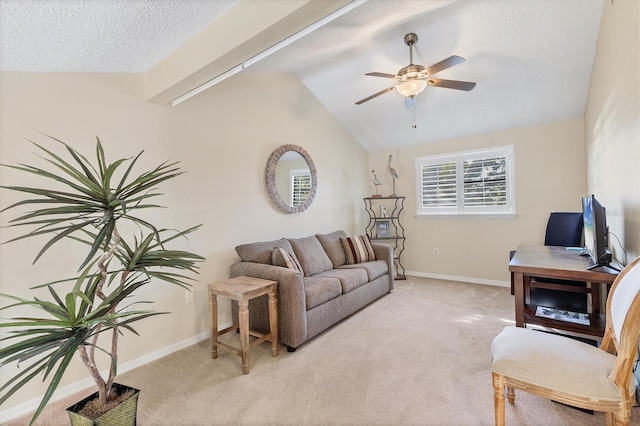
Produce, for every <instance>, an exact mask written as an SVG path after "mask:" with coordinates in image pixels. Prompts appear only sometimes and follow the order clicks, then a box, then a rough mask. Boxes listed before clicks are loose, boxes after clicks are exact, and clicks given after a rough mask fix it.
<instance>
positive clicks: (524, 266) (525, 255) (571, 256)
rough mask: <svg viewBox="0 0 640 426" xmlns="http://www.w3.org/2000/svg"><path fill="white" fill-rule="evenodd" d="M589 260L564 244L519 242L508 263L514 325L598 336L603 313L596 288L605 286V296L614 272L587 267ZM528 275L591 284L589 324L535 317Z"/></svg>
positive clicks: (607, 269) (604, 319) (601, 333)
mask: <svg viewBox="0 0 640 426" xmlns="http://www.w3.org/2000/svg"><path fill="white" fill-rule="evenodd" d="M588 266H589V259H588V258H587V257H585V256H580V254H579V252H577V251H574V250H567V249H566V248H565V247H553V246H535V245H523V246H520V247H518V250H517V251H516V254H515V256H513V258H512V259H511V261H510V262H509V271H511V272H512V273H513V279H514V294H515V311H516V326H517V327H525V324H537V325H541V326H543V327H548V328H553V329H557V330H563V331H568V332H570V333H576V334H583V335H588V336H596V337H602V336H603V335H604V326H605V321H606V316H605V315H604V313H601V312H600V289H601V285H600V284H604V286H605V293H604V294H605V298H606V295H607V294H608V293H609V289H610V288H611V284H612V283H613V281H614V280H615V278H616V276H617V275H618V271H616V270H615V269H611V268H607V267H600V268H597V269H592V270H588V269H587V267H588ZM532 277H541V278H555V279H560V280H570V281H586V282H589V283H591V298H592V306H593V312H591V313H589V318H590V320H591V325H581V324H574V323H570V322H565V321H557V320H552V319H548V318H541V317H537V316H536V308H537V306H536V305H532V304H530V303H529V302H530V297H529V296H530V286H529V284H530V282H531V278H532Z"/></svg>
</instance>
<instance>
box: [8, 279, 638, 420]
mask: <svg viewBox="0 0 640 426" xmlns="http://www.w3.org/2000/svg"><path fill="white" fill-rule="evenodd" d="M513 316H514V310H513V296H511V295H510V294H509V289H508V288H499V287H491V286H483V285H474V284H465V283H456V282H450V281H436V280H431V279H424V278H415V277H409V280H408V281H398V282H397V283H396V288H395V290H394V291H393V292H392V293H391V294H389V295H387V296H385V297H383V298H382V299H380V300H378V301H376V302H374V303H373V304H371V305H369V306H368V307H366V308H365V309H363V310H362V311H360V312H358V313H356V314H355V315H353V316H351V317H349V318H347V319H346V320H344V321H342V322H341V323H339V324H338V325H336V326H334V327H333V328H331V329H329V330H328V331H326V332H324V333H322V334H321V335H319V336H317V337H316V338H314V339H312V340H311V341H310V342H308V343H306V344H305V345H303V346H301V347H299V348H298V350H297V351H296V352H295V353H288V352H287V351H286V348H285V347H283V346H281V348H280V355H279V356H278V357H276V358H273V357H271V352H270V346H269V344H262V345H259V346H257V347H255V348H254V349H253V350H252V351H251V364H250V366H251V372H250V374H248V375H242V370H241V366H240V358H239V357H238V356H237V355H234V354H232V353H231V352H229V351H226V350H224V349H222V348H221V349H220V350H219V353H220V356H219V358H218V359H216V360H212V359H210V352H209V341H208V340H205V341H203V342H201V343H199V344H197V345H194V346H192V347H189V348H187V349H185V350H182V351H180V352H177V353H175V354H172V355H170V356H167V357H165V358H163V359H161V360H158V361H156V362H153V363H151V364H148V365H146V366H144V367H141V368H138V369H136V370H134V371H131V372H129V373H126V374H123V375H122V376H120V377H119V380H118V382H120V383H124V384H127V385H130V386H133V387H136V388H138V389H141V390H142V393H141V396H140V404H139V409H138V424H139V425H214V424H244V425H262V424H266V425H284V424H288V425H304V424H310V425H311V424H313V425H315V424H323V425H333V424H350V425H372V424H380V425H474V426H475V425H492V424H493V423H494V419H493V388H492V386H491V354H490V345H491V341H492V339H493V337H494V336H495V335H496V334H498V333H499V332H500V330H501V329H502V328H503V327H504V326H506V325H510V324H512V319H513ZM223 339H225V341H227V340H228V341H230V342H231V343H236V342H237V339H238V336H237V335H236V334H235V333H229V334H227V335H225V336H223ZM88 393H90V392H87V393H86V394H88ZM83 396H84V395H76V396H74V397H70V398H67V399H66V400H64V401H60V402H58V403H55V404H53V405H51V406H49V407H47V409H46V411H45V413H44V415H43V416H41V421H39V422H38V424H42V425H61V424H68V420H67V418H66V414H65V413H64V408H65V407H66V406H68V405H71V404H72V403H73V402H75V401H78V400H79V399H81V397H83ZM506 419H507V425H541V426H542V425H544V426H549V425H581V426H583V425H604V424H605V418H604V415H603V414H601V413H596V414H595V415H589V414H586V413H583V412H580V411H577V410H575V409H572V408H569V407H565V406H561V405H559V404H555V403H553V402H550V401H547V400H544V399H540V398H537V397H534V396H531V395H529V394H526V393H522V392H517V393H516V404H515V405H514V406H509V405H508V404H507V408H506ZM633 422H635V423H633ZM27 423H28V418H23V419H20V420H18V421H14V422H11V423H10V424H11V425H17V424H20V425H22V424H27ZM632 424H640V409H638V408H634V409H633V414H632Z"/></svg>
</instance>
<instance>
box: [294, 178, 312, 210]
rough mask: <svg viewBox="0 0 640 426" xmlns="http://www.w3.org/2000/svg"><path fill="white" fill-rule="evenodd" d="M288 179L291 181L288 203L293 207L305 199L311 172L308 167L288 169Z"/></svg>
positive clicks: (307, 194)
mask: <svg viewBox="0 0 640 426" xmlns="http://www.w3.org/2000/svg"><path fill="white" fill-rule="evenodd" d="M289 179H290V180H289V181H290V183H291V184H290V186H289V188H290V189H291V191H290V194H289V195H290V197H289V198H290V199H289V201H290V202H289V204H290V205H291V206H293V207H298V206H301V205H303V204H304V202H305V201H307V197H308V196H309V192H310V191H311V173H310V172H309V169H301V170H290V171H289Z"/></svg>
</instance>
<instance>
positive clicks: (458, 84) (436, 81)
mask: <svg viewBox="0 0 640 426" xmlns="http://www.w3.org/2000/svg"><path fill="white" fill-rule="evenodd" d="M427 84H428V85H429V86H435V87H445V88H447V89H456V90H464V91H466V92H468V91H470V90H472V89H473V88H474V87H476V83H472V82H470V81H459V80H443V79H441V78H430V79H428V80H427Z"/></svg>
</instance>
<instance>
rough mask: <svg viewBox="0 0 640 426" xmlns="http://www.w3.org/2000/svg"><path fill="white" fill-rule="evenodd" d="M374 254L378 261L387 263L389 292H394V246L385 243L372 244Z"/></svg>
mask: <svg viewBox="0 0 640 426" xmlns="http://www.w3.org/2000/svg"><path fill="white" fill-rule="evenodd" d="M371 247H372V248H373V252H374V253H375V254H376V259H380V260H384V261H385V262H387V267H388V268H389V291H391V290H393V285H394V284H393V278H394V275H395V262H394V259H393V246H390V245H389V244H383V243H371Z"/></svg>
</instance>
